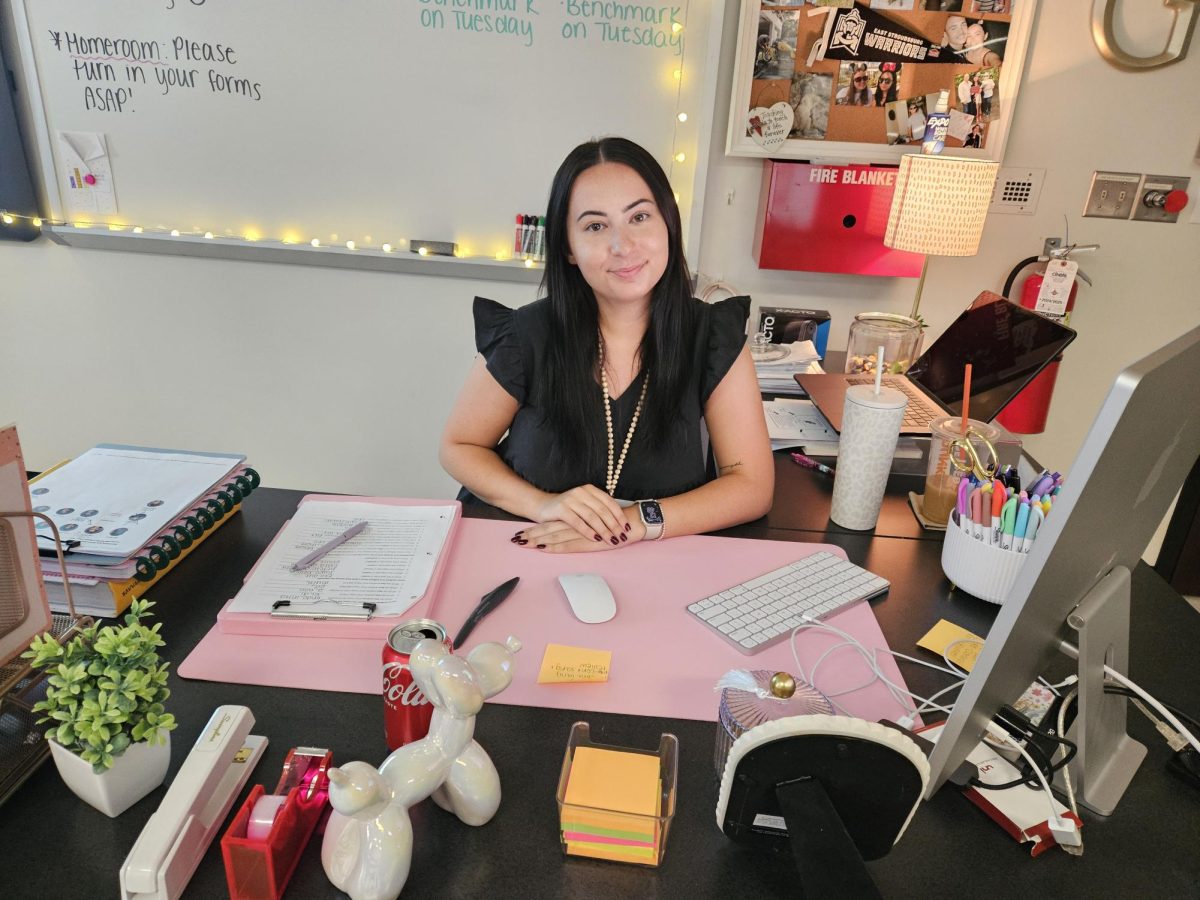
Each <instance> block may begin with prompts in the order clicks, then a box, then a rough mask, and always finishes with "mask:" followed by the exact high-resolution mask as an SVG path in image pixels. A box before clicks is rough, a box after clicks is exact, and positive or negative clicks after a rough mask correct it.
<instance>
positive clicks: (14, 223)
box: [0, 4, 690, 269]
mask: <svg viewBox="0 0 1200 900" xmlns="http://www.w3.org/2000/svg"><path fill="white" fill-rule="evenodd" d="M689 7H690V4H685V6H684V10H685V12H684V18H685V20H686V17H687V10H688V9H689ZM671 30H672V32H673V33H674V34H677V35H678V34H680V33H681V32H682V31H683V30H684V23H682V22H672V23H671ZM671 78H672V80H673V81H674V82H675V107H676V110H679V107H680V106H681V105H682V104H683V62H682V59H681V61H680V62H679V63H678V65H676V66H675V67H674V68H673V69H672V70H671ZM687 121H688V114H687V113H686V112H684V111H678V112H676V113H675V123H674V126H673V131H672V135H671V163H670V168H669V174H670V175H671V176H672V177H673V176H674V175H675V172H676V166H677V165H682V164H683V163H685V162H686V161H687V158H688V157H687V154H686V153H685V152H684V151H683V150H681V149H679V146H680V127H679V126H680V125H682V124H684V123H686V122H687ZM679 200H680V195H679V193H678V192H676V193H675V201H676V202H677V203H678V202H679ZM0 226H3V227H27V226H33V227H34V228H37V229H42V228H45V227H48V226H49V227H54V228H63V229H77V230H79V231H89V232H93V233H111V234H132V235H145V236H147V237H171V238H180V237H185V238H197V239H203V240H210V241H221V242H223V243H225V244H228V243H230V242H239V243H244V244H245V245H247V246H264V245H268V246H282V247H291V248H296V249H303V250H318V251H319V250H334V251H338V252H344V251H349V252H357V253H364V254H368V255H385V256H386V255H389V254H393V253H396V252H398V251H399V252H404V251H409V252H412V253H415V254H417V255H418V256H422V257H428V256H432V255H443V254H437V253H436V251H434V250H431V249H430V248H429V247H425V246H422V245H421V244H420V243H419V242H416V243H414V242H412V241H410V240H407V239H399V240H396V241H395V242H386V241H385V242H382V243H376V242H375V241H374V240H373V239H372V238H371V237H370V236H369V235H368V236H366V237H365V238H364V239H363V240H362V241H357V240H353V239H351V240H345V241H342V240H340V239H339V238H338V236H337V235H336V234H333V235H331V236H330V237H329V238H328V239H322V238H320V237H313V238H309V239H308V240H304V239H303V238H298V237H296V236H294V235H288V236H280V237H276V238H268V237H263V236H262V235H260V234H259V233H258V232H257V231H255V230H253V229H247V230H246V231H244V232H242V233H234V232H232V231H229V230H227V231H225V232H224V233H216V232H213V231H209V230H200V229H198V228H190V229H181V228H172V227H167V226H164V225H153V226H152V225H145V224H133V223H128V222H111V221H103V222H97V221H90V220H87V219H80V218H72V219H54V218H48V217H45V216H39V215H28V214H24V213H19V212H14V211H12V210H9V209H3V208H0ZM454 257H455V258H458V259H463V260H475V261H480V262H493V261H494V262H501V263H514V264H523V265H524V266H525V267H526V268H530V269H532V268H534V267H538V266H540V265H544V262H541V261H539V260H536V259H534V258H533V256H532V255H530V254H525V255H521V254H516V253H514V252H513V251H511V250H505V251H500V252H497V253H496V254H494V255H492V256H483V255H474V254H472V253H471V252H470V251H469V250H468V249H466V248H464V247H459V246H458V245H456V250H455V253H454Z"/></svg>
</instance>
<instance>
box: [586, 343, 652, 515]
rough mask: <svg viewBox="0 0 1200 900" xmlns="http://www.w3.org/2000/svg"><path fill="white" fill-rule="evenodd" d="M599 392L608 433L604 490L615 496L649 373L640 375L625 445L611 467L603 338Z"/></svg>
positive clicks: (610, 408)
mask: <svg viewBox="0 0 1200 900" xmlns="http://www.w3.org/2000/svg"><path fill="white" fill-rule="evenodd" d="M599 345H600V390H601V392H602V393H603V394H604V427H605V430H606V431H607V432H608V469H607V477H606V479H605V482H604V487H605V490H607V491H608V493H609V494H610V495H615V493H616V490H617V481H618V480H620V478H621V469H623V468H624V467H625V455H626V454H627V453H628V452H629V444H630V442H631V441H632V440H633V432H634V431H635V430H636V429H637V423H638V418H639V417H640V416H641V414H642V404H643V403H644V402H645V400H646V385H648V384H649V383H650V373H649V372H643V373H642V392H641V394H640V395H639V396H638V402H637V406H636V407H634V410H633V419H632V420H631V421H630V422H629V431H627V432H626V433H625V444H624V446H622V447H621V456H620V458H619V459H618V460H617V461H616V466H615V467H614V466H613V454H614V446H613V424H612V405H611V401H610V397H609V393H608V373H607V372H605V370H604V337H603V335H602V336H601V337H600V341H599Z"/></svg>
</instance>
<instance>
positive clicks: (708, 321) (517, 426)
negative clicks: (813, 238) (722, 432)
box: [460, 297, 750, 501]
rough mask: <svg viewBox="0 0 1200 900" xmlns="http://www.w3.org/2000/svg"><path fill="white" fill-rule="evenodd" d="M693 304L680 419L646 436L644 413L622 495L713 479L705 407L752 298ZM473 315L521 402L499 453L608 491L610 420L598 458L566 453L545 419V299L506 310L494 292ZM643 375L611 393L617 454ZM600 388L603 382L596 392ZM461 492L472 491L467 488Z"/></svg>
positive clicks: (490, 361)
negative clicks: (662, 437) (660, 438)
mask: <svg viewBox="0 0 1200 900" xmlns="http://www.w3.org/2000/svg"><path fill="white" fill-rule="evenodd" d="M692 302H693V303H695V304H696V315H695V319H694V321H695V331H694V332H693V334H692V336H691V345H692V364H691V366H690V376H689V380H688V385H687V389H686V392H685V395H684V398H685V399H684V403H683V408H682V409H680V410H679V411H678V421H677V423H676V427H675V428H674V429H673V430H672V432H671V437H670V439H669V440H667V441H664V442H662V443H655V442H653V441H652V440H651V438H650V437H649V433H650V429H648V428H646V427H645V419H644V418H643V419H641V420H640V421H639V427H638V429H637V430H636V431H635V432H634V436H633V441H632V443H631V444H630V446H629V452H628V454H627V455H626V458H625V465H624V467H623V468H622V470H621V478H620V481H619V482H618V483H617V489H616V496H617V497H618V498H619V499H623V500H641V499H647V498H662V497H671V496H674V495H675V494H682V493H684V492H685V491H690V490H692V489H693V488H695V487H698V486H700V485H701V484H703V483H704V482H705V481H707V480H708V477H707V475H706V462H707V459H706V457H707V447H708V442H707V434H706V432H705V431H704V427H703V417H704V405H705V404H706V403H707V402H708V398H709V397H710V396H711V395H712V392H713V390H714V389H715V388H716V386H717V385H718V384H719V383H720V382H721V379H722V378H724V377H725V374H726V373H727V372H728V371H729V368H730V366H732V365H733V361H734V360H735V359H737V355H738V354H739V353H740V352H741V350H742V346H743V345H744V344H745V340H746V337H745V329H746V319H747V318H748V317H749V314H750V298H749V297H732V298H730V299H728V300H724V301H722V302H720V303H715V304H707V303H703V302H701V301H700V300H693V301H692ZM474 315H475V346H476V347H477V348H478V350H479V352H480V353H481V354H482V355H483V357H484V360H485V361H486V362H487V369H488V371H489V372H491V374H492V377H493V378H495V379H496V381H497V382H499V383H500V385H501V387H503V388H504V389H505V390H506V391H508V393H509V394H511V395H512V396H513V397H514V398H515V399H516V401H517V402H518V403H519V404H520V408H519V409H518V410H517V414H516V416H515V417H514V418H513V422H512V426H511V427H510V429H509V432H508V434H507V435H506V436H505V437H504V439H503V440H502V441H501V442H500V444H499V446H497V448H496V452H497V453H498V454H499V455H500V458H501V459H503V460H504V462H505V463H507V464H508V465H509V466H510V467H511V468H512V470H513V471H514V472H516V473H517V474H518V475H520V476H521V477H522V478H524V479H525V480H526V481H528V482H530V483H531V484H533V485H534V486H535V487H538V488H540V489H541V490H544V491H549V492H552V493H561V492H563V491H566V490H570V489H571V488H573V487H578V486H579V485H581V484H594V485H596V486H597V487H599V488H600V489H601V490H603V489H604V481H605V468H606V466H607V463H608V459H607V452H606V451H605V450H604V445H605V441H604V439H603V438H604V433H605V429H604V419H603V418H599V419H598V420H597V422H596V430H597V432H598V434H599V435H600V437H601V440H600V441H599V442H598V443H599V446H600V450H599V452H598V453H597V454H596V455H595V457H594V458H592V459H567V458H564V457H563V456H562V454H561V453H560V452H559V450H558V449H557V448H556V447H555V443H554V440H553V436H552V435H551V433H550V431H549V428H548V425H547V423H546V417H545V414H544V412H543V407H542V405H541V404H542V396H543V391H542V390H540V385H541V378H542V377H543V374H542V373H543V372H544V368H543V363H544V354H545V347H546V344H547V341H548V340H549V334H550V315H551V312H550V302H549V300H547V299H542V300H538V301H535V302H534V303H531V304H529V305H528V306H522V307H520V308H519V309H509V308H508V307H506V306H502V305H501V304H499V303H496V302H495V301H493V300H487V299H485V298H483V297H476V298H475V305H474ZM644 377H645V374H644V373H639V374H638V376H637V378H635V379H634V381H633V383H632V384H630V385H629V387H628V388H626V390H625V392H624V393H623V394H621V396H620V397H618V398H615V399H614V400H613V401H612V418H613V435H614V440H615V443H616V445H617V452H618V453H620V447H621V445H622V444H623V443H624V439H625V434H626V432H627V431H628V429H629V422H630V420H631V419H632V418H633V411H634V409H635V408H636V407H637V401H638V396H639V395H640V393H641V387H642V379H643V378H644ZM599 390H600V386H599V385H597V386H596V391H597V392H599ZM643 415H644V413H643ZM460 499H463V500H466V501H472V500H475V499H476V498H474V496H473V495H472V494H470V493H469V492H468V491H466V490H465V489H464V490H463V492H462V494H461V495H460Z"/></svg>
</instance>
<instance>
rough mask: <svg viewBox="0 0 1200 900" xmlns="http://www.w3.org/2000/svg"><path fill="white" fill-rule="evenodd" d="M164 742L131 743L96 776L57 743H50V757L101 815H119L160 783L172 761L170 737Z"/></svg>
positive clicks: (80, 794)
mask: <svg viewBox="0 0 1200 900" xmlns="http://www.w3.org/2000/svg"><path fill="white" fill-rule="evenodd" d="M166 737H167V739H166V742H165V743H162V744H155V745H153V746H151V745H150V744H147V743H137V744H130V745H129V747H128V749H126V751H125V752H124V753H122V754H121V755H120V756H118V757H116V758H115V759H114V760H113V764H112V768H110V769H108V770H107V771H105V772H102V773H101V774H99V775H97V774H96V773H95V772H93V771H92V764H91V763H89V762H84V761H83V760H82V759H80V758H79V757H78V756H76V755H75V754H74V753H72V752H71V751H70V750H67V749H66V748H64V747H63V746H62V745H61V744H59V743H58V742H57V741H54V740H51V741H49V743H50V755H51V756H53V757H54V764H55V765H56V766H58V774H59V775H61V776H62V780H63V781H65V782H66V784H67V787H69V788H70V789H71V790H72V791H74V792H75V796H77V797H79V799H80V800H83V801H85V802H87V803H89V804H91V805H92V806H94V807H96V809H98V810H100V812H102V813H104V814H105V815H108V816H113V817H114V818H115V817H116V816H119V815H120V814H121V813H123V812H125V810H127V809H129V807H131V806H133V804H135V803H137V802H138V801H139V800H141V799H142V798H143V797H145V796H146V795H147V794H148V793H150V792H151V791H152V790H154V789H155V788H156V787H158V786H159V785H160V784H162V783H163V779H164V778H166V777H167V766H168V765H170V762H171V735H170V733H169V732H168V733H167V736H166Z"/></svg>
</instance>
